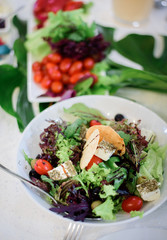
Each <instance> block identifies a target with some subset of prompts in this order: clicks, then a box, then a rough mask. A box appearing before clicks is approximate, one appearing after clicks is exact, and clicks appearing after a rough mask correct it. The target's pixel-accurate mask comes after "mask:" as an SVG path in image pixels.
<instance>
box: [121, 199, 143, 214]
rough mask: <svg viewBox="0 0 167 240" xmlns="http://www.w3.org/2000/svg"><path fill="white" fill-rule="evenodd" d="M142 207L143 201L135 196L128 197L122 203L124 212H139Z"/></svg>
mask: <svg viewBox="0 0 167 240" xmlns="http://www.w3.org/2000/svg"><path fill="white" fill-rule="evenodd" d="M142 206H143V200H142V199H141V198H140V197H137V196H130V197H128V198H127V199H125V200H123V202H122V209H123V210H124V211H125V212H128V213H129V212H131V211H139V210H140V209H141V207H142Z"/></svg>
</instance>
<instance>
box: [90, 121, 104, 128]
mask: <svg viewBox="0 0 167 240" xmlns="http://www.w3.org/2000/svg"><path fill="white" fill-rule="evenodd" d="M94 125H101V123H100V122H99V121H97V120H91V121H90V123H89V126H90V127H92V126H94Z"/></svg>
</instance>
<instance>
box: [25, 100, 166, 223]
mask: <svg viewBox="0 0 167 240" xmlns="http://www.w3.org/2000/svg"><path fill="white" fill-rule="evenodd" d="M64 111H65V112H66V113H68V114H72V115H74V116H75V117H76V118H75V119H76V120H75V121H74V122H72V123H71V122H67V121H64V120H62V119H59V120H58V121H54V120H51V121H49V122H50V125H49V126H48V127H47V128H45V129H44V131H43V132H42V133H41V135H40V139H41V142H40V143H39V146H40V148H41V153H39V154H38V155H37V156H36V157H35V159H34V158H29V157H32V156H27V155H26V153H25V159H26V160H27V161H28V162H29V164H30V165H31V170H30V172H29V176H30V178H31V180H32V181H33V182H34V183H35V184H36V185H38V186H39V187H40V188H42V189H44V190H45V191H47V192H49V194H50V195H51V196H53V197H54V198H55V199H56V200H57V204H55V205H54V206H53V207H52V208H51V209H50V210H52V211H54V212H56V213H59V214H64V216H65V217H68V218H71V219H73V220H75V221H84V220H85V219H87V218H98V217H100V218H102V219H104V220H114V219H116V214H117V213H118V212H121V211H124V212H128V213H130V214H131V216H140V217H141V216H142V214H143V211H142V206H143V203H144V202H148V201H156V200H157V199H158V198H159V196H160V188H161V185H162V183H163V165H164V160H165V157H166V153H167V145H166V146H160V145H159V144H158V142H157V141H156V136H155V134H154V132H152V131H150V130H147V129H143V128H140V123H141V121H140V120H138V121H137V122H136V123H134V122H129V120H128V119H127V118H125V117H124V116H123V115H122V114H121V113H118V114H116V116H114V118H113V119H108V118H106V117H105V116H103V114H102V113H101V112H100V111H98V110H97V109H94V108H89V107H87V106H86V105H84V104H82V103H77V104H74V105H72V107H70V108H68V109H64Z"/></svg>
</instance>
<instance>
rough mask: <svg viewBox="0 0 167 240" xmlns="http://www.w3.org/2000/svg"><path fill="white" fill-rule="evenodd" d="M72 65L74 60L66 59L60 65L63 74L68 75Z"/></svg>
mask: <svg viewBox="0 0 167 240" xmlns="http://www.w3.org/2000/svg"><path fill="white" fill-rule="evenodd" d="M71 64H72V59H70V58H64V59H63V60H62V61H61V63H60V66H59V68H60V71H61V72H63V73H66V72H68V70H69V69H70V67H71Z"/></svg>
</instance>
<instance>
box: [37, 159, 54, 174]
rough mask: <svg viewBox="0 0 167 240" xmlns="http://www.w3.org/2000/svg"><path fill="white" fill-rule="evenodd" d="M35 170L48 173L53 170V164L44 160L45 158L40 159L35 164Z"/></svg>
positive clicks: (39, 172)
mask: <svg viewBox="0 0 167 240" xmlns="http://www.w3.org/2000/svg"><path fill="white" fill-rule="evenodd" d="M34 169H35V171H36V172H37V173H38V174H40V175H47V174H48V171H50V170H52V169H53V167H52V165H51V164H50V163H49V162H48V161H46V160H44V159H38V160H37V161H36V163H35V165H34Z"/></svg>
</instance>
